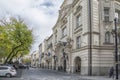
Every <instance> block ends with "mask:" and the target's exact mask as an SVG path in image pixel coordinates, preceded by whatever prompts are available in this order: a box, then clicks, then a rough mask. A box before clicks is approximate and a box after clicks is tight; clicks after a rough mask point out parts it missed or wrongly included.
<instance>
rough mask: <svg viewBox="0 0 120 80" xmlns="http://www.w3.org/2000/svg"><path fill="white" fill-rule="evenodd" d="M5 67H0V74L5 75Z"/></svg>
mask: <svg viewBox="0 0 120 80" xmlns="http://www.w3.org/2000/svg"><path fill="white" fill-rule="evenodd" d="M6 70H7V67H0V76H5V74H6Z"/></svg>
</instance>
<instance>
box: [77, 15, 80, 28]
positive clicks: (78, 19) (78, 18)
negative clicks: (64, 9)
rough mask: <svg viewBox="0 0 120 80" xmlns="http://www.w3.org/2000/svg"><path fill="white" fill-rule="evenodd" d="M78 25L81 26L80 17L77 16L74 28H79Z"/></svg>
mask: <svg viewBox="0 0 120 80" xmlns="http://www.w3.org/2000/svg"><path fill="white" fill-rule="evenodd" d="M80 25H81V16H80V15H78V16H77V17H76V28H77V27H80Z"/></svg>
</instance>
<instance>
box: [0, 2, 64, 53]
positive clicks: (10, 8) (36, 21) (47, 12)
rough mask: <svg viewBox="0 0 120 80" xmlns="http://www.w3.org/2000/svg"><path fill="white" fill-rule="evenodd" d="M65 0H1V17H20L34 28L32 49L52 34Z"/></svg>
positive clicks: (36, 47)
mask: <svg viewBox="0 0 120 80" xmlns="http://www.w3.org/2000/svg"><path fill="white" fill-rule="evenodd" d="M62 2H63V0H0V19H3V18H9V17H20V18H22V19H23V20H24V22H25V23H26V24H27V25H28V26H29V28H30V29H32V30H33V35H34V38H35V41H34V44H33V45H32V49H31V52H32V51H35V50H38V46H39V44H40V43H41V42H43V40H44V39H45V38H46V37H47V36H50V35H51V34H52V27H53V26H54V25H55V23H56V21H57V18H58V13H59V9H60V5H61V4H62Z"/></svg>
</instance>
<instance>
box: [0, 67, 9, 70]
mask: <svg viewBox="0 0 120 80" xmlns="http://www.w3.org/2000/svg"><path fill="white" fill-rule="evenodd" d="M6 69H8V68H7V67H0V70H6Z"/></svg>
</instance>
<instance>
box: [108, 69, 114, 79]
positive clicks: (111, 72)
mask: <svg viewBox="0 0 120 80" xmlns="http://www.w3.org/2000/svg"><path fill="white" fill-rule="evenodd" d="M109 77H110V78H111V77H114V68H113V67H111V68H110V71H109Z"/></svg>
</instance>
